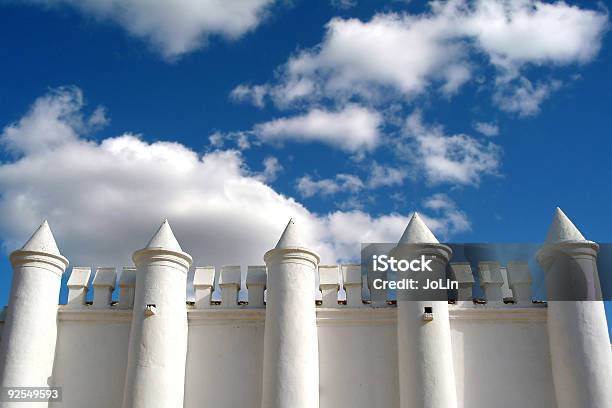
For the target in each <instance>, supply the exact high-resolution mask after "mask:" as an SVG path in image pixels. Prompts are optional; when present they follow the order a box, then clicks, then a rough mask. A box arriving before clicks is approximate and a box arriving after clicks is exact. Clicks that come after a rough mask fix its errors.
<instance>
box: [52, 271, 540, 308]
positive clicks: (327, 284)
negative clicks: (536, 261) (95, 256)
mask: <svg viewBox="0 0 612 408" xmlns="http://www.w3.org/2000/svg"><path fill="white" fill-rule="evenodd" d="M475 266H476V268H473V267H472V265H471V264H470V263H467V262H456V263H453V262H451V263H450V270H451V271H452V273H453V274H454V279H455V280H456V281H457V282H458V286H459V288H458V290H457V291H456V292H455V293H451V296H450V300H449V302H450V303H452V304H463V305H465V304H466V303H474V304H476V305H481V304H494V305H496V304H497V305H508V304H520V305H522V306H525V305H531V304H532V303H533V299H532V296H533V294H532V293H533V292H532V289H531V282H532V278H531V272H530V270H529V265H528V263H527V262H526V261H512V262H508V264H507V265H500V263H499V262H494V261H490V262H479V263H478V264H477V265H475ZM136 274H137V271H136V268H134V267H132V266H128V267H124V268H122V270H121V273H120V274H119V275H117V272H116V268H115V267H98V268H96V269H95V271H94V272H93V273H92V269H91V268H90V267H82V266H75V267H73V268H72V271H71V274H70V277H69V279H68V282H67V284H66V286H67V290H68V296H67V302H66V304H65V305H62V308H63V309H71V310H72V309H80V310H100V309H116V310H124V309H131V308H132V307H133V304H134V290H135V285H136ZM92 275H93V276H92ZM317 282H318V285H317V284H316V283H313V290H314V291H315V299H316V306H317V307H318V308H337V309H351V308H368V307H370V308H391V307H394V305H395V302H394V301H393V297H392V296H389V298H388V299H387V301H386V302H372V300H371V297H370V293H371V289H372V288H371V286H370V285H371V282H370V279H368V276H366V275H365V274H364V273H362V270H361V266H360V265H357V264H340V265H319V268H318V279H317ZM477 282H478V283H479V286H480V288H481V289H482V292H483V293H484V297H482V296H478V297H476V296H475V295H474V293H476V292H480V291H479V290H478V288H477V287H476V283H477ZM266 283H267V269H266V266H265V265H249V266H247V267H246V268H244V267H241V266H238V265H231V266H222V267H220V268H218V267H215V266H199V267H195V269H194V273H193V279H192V281H190V282H188V284H187V288H191V287H193V292H191V291H190V290H189V291H188V290H187V288H186V294H187V295H188V296H186V298H189V299H193V300H192V301H189V302H187V305H186V307H188V308H189V309H190V310H193V309H195V310H197V309H263V308H265V307H266ZM117 287H118V290H117ZM90 292H93V297H91V299H92V301H90V302H87V301H86V298H87V295H88V293H90ZM113 293H115V297H116V298H117V301H113ZM536 303H537V302H536Z"/></svg>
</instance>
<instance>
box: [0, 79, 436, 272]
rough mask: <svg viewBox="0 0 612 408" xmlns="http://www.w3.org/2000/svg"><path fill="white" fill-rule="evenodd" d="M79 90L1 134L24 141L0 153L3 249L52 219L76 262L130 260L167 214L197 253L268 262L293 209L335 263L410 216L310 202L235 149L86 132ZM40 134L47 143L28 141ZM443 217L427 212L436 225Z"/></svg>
mask: <svg viewBox="0 0 612 408" xmlns="http://www.w3.org/2000/svg"><path fill="white" fill-rule="evenodd" d="M75 101H76V102H75ZM79 101H82V96H81V93H80V91H78V90H77V89H74V88H73V89H66V88H65V89H60V90H56V91H53V92H51V93H50V94H49V95H46V96H43V97H41V98H39V99H38V100H37V101H36V102H35V103H34V104H33V106H32V108H31V109H30V111H29V112H27V113H26V114H25V115H24V117H23V118H21V119H20V120H19V121H17V122H15V123H14V124H12V125H9V126H8V127H6V128H5V130H4V131H3V132H2V134H1V135H0V141H1V143H2V146H5V148H10V149H16V150H17V151H18V152H19V156H16V157H14V158H13V159H12V160H8V161H5V162H3V163H2V164H0V212H1V213H2V214H3V217H2V218H1V219H0V235H1V236H2V240H3V244H4V246H5V249H7V250H12V249H14V248H17V247H19V246H20V245H21V244H23V242H25V240H26V239H27V237H28V236H29V234H31V232H32V231H33V230H34V229H35V227H36V226H37V224H38V223H39V222H40V221H42V220H43V219H45V218H48V219H49V222H50V223H51V226H52V228H53V230H54V233H55V235H56V238H57V241H58V243H59V245H60V248H61V250H62V252H63V253H64V254H65V255H66V256H67V257H68V258H69V259H70V261H71V263H72V265H75V264H85V265H117V266H122V265H128V264H130V263H131V261H130V256H131V253H132V252H133V251H134V250H136V249H138V248H141V247H142V246H143V245H144V244H145V243H146V242H147V240H148V238H150V236H151V235H152V234H153V232H154V231H155V230H156V228H157V227H158V225H159V223H160V222H161V220H162V219H163V218H165V217H168V218H169V219H170V222H171V224H172V226H173V228H174V231H175V233H176V235H177V237H178V239H179V241H180V242H181V243H182V244H183V249H184V250H186V251H187V252H189V253H191V254H192V255H193V256H194V258H195V262H196V263H197V264H199V265H204V264H213V265H223V264H242V265H245V264H261V263H262V255H263V253H264V252H265V251H266V250H268V249H270V248H271V247H272V246H273V245H274V244H275V242H276V240H277V239H278V237H279V235H280V233H281V232H282V229H283V227H284V225H285V224H286V222H287V220H288V219H289V218H290V217H293V218H295V219H296V220H297V222H298V223H299V224H300V226H301V228H302V229H303V233H304V235H305V238H306V240H307V241H308V242H310V243H311V245H312V247H313V249H315V250H317V251H319V252H320V253H321V255H322V258H323V260H324V262H334V261H335V260H337V259H355V258H356V257H357V256H358V251H359V242H361V241H362V240H367V239H370V238H372V239H373V238H374V237H375V238H376V239H377V240H383V241H385V240H394V239H395V240H396V239H398V237H399V236H400V235H401V231H402V230H403V228H404V227H405V225H406V223H407V221H408V219H407V217H405V216H400V215H397V214H386V215H381V216H377V217H373V216H370V215H368V214H366V213H363V212H357V211H353V212H335V213H330V214H322V215H319V214H316V213H313V212H311V211H309V210H308V209H307V208H305V207H304V206H303V205H302V204H300V203H299V202H297V201H295V200H294V199H292V198H289V197H286V196H284V195H283V194H280V193H279V192H277V191H275V190H274V189H272V188H271V187H270V186H268V185H266V184H265V183H264V182H263V181H262V179H261V178H260V175H259V174H257V173H253V172H252V171H250V170H249V168H248V166H247V164H246V162H245V160H244V158H243V156H242V155H241V153H240V152H238V151H236V150H216V151H213V152H209V153H205V154H199V153H196V152H195V151H193V150H192V149H190V148H189V147H187V146H184V145H182V144H180V143H175V142H164V141H158V142H154V143H149V142H147V141H145V140H143V139H142V138H141V137H139V136H138V135H134V134H130V133H125V134H122V135H119V136H115V137H108V138H105V139H103V140H102V141H100V142H96V141H91V140H87V139H86V138H84V137H83V132H84V128H83V127H82V124H83V123H84V122H86V120H84V119H82V118H86V115H84V114H83V113H82V112H81V111H79V109H77V108H75V106H81V107H82V105H81V104H82V102H79ZM75 104H76V105H75ZM40 106H50V107H53V109H41V108H39V107H40ZM66 112H70V114H64V113H66ZM33 121H34V122H35V123H36V124H37V125H36V126H30V125H29V124H30V123H32V122H33ZM7 129H8V130H7ZM47 130H49V131H48V132H47ZM15 132H18V133H15ZM16 134H19V135H20V136H19V138H16V136H15V135H16ZM24 140H27V143H23V141H24ZM37 141H40V143H41V144H42V145H43V146H45V148H42V147H36V148H32V146H35V145H36V142H37ZM267 163H268V166H267V167H268V169H269V173H273V172H274V171H276V170H274V171H272V170H270V169H273V168H276V167H277V165H278V163H276V164H274V160H268V162H267ZM264 167H265V164H264ZM264 173H265V171H264ZM432 212H434V211H433V210H432ZM444 217H445V216H444V214H441V215H439V216H436V215H435V214H433V215H432V219H431V226H432V228H433V229H434V230H436V229H437V228H440V226H441V225H443V224H441V223H442V222H443V221H440V220H443V219H444ZM357 221H359V222H358V223H357ZM349 231H350V232H349Z"/></svg>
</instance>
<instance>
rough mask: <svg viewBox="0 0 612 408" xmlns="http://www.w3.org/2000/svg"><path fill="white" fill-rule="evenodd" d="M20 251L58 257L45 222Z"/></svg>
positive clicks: (51, 234)
mask: <svg viewBox="0 0 612 408" xmlns="http://www.w3.org/2000/svg"><path fill="white" fill-rule="evenodd" d="M21 250H22V251H32V252H43V253H46V254H52V255H59V256H61V254H60V251H59V249H58V248H57V244H56V243H55V238H54V237H53V232H51V228H50V227H49V223H48V222H47V220H45V221H44V222H43V223H42V224H41V225H40V227H38V229H37V230H36V231H35V232H34V234H32V236H31V237H30V239H29V240H28V242H26V243H25V245H24V246H23V247H22V248H21Z"/></svg>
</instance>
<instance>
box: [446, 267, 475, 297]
mask: <svg viewBox="0 0 612 408" xmlns="http://www.w3.org/2000/svg"><path fill="white" fill-rule="evenodd" d="M450 266H451V270H452V271H453V274H454V275H455V280H456V281H457V283H458V284H459V290H458V291H457V300H458V301H460V302H465V301H470V302H471V301H472V298H473V294H472V290H473V288H474V274H473V272H472V266H471V265H470V263H469V262H451V264H450Z"/></svg>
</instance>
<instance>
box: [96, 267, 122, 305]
mask: <svg viewBox="0 0 612 408" xmlns="http://www.w3.org/2000/svg"><path fill="white" fill-rule="evenodd" d="M116 280H117V269H116V268H114V267H110V268H98V269H97V270H96V274H95V275H94V278H93V290H94V299H93V307H94V308H96V309H105V308H107V307H109V306H110V304H111V301H112V296H113V290H115V282H116Z"/></svg>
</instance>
